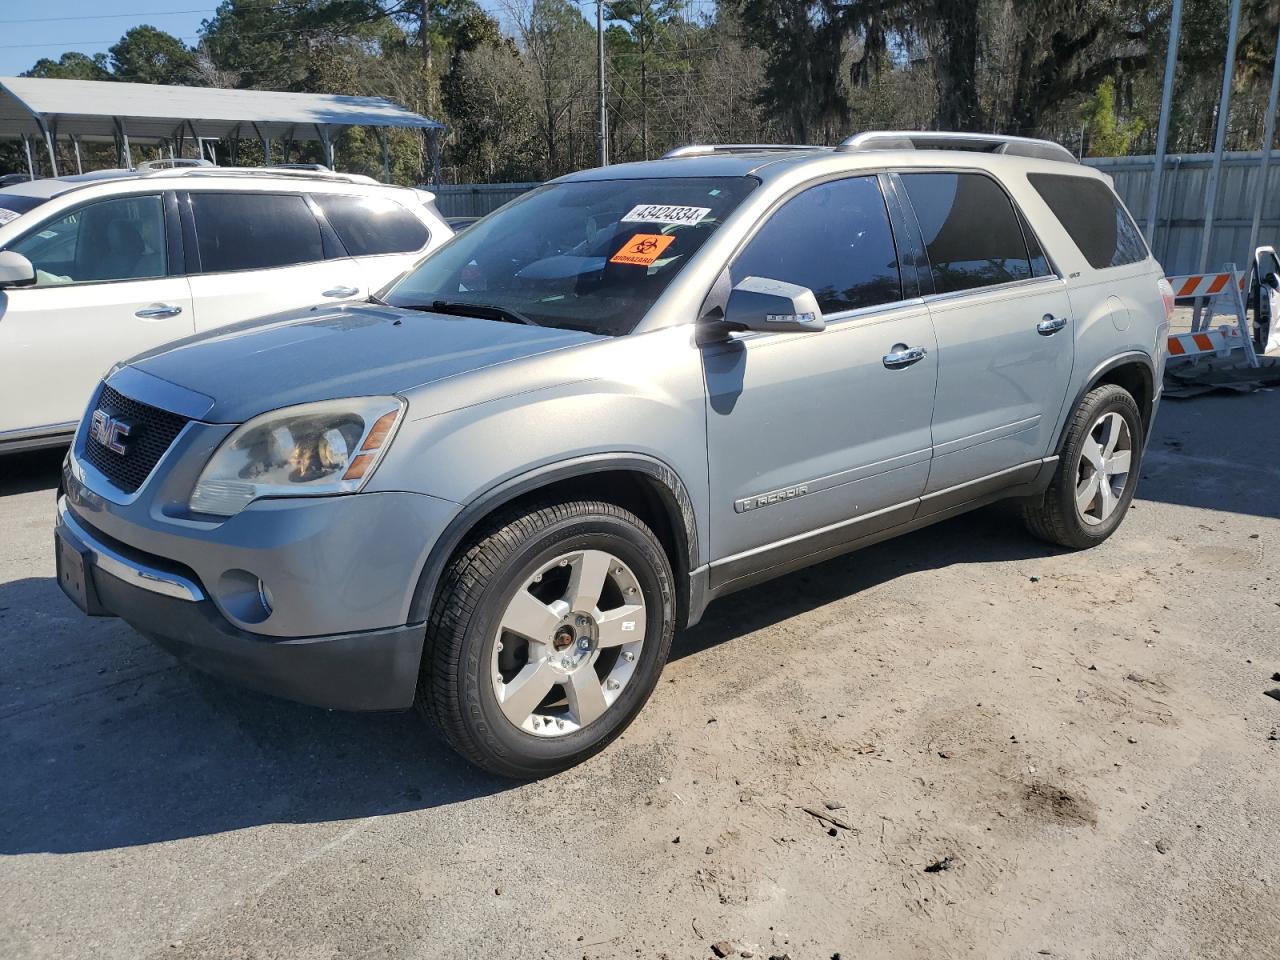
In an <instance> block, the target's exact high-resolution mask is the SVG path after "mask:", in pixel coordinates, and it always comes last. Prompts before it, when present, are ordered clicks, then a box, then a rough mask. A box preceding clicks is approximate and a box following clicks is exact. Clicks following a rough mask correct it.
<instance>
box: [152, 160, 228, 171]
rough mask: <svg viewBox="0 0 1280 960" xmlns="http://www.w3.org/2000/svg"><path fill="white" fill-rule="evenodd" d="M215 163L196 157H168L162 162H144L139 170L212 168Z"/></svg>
mask: <svg viewBox="0 0 1280 960" xmlns="http://www.w3.org/2000/svg"><path fill="white" fill-rule="evenodd" d="M212 166H213V163H212V162H211V161H209V160H203V159H197V158H196V157H167V158H164V159H161V160H144V161H143V162H142V163H140V164H138V166H137V168H136V169H138V170H142V171H151V170H180V169H188V168H193V167H212Z"/></svg>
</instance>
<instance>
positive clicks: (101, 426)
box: [89, 410, 131, 455]
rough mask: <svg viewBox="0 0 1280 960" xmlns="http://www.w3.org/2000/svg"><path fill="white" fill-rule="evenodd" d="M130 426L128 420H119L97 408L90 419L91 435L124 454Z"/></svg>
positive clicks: (110, 448)
mask: <svg viewBox="0 0 1280 960" xmlns="http://www.w3.org/2000/svg"><path fill="white" fill-rule="evenodd" d="M130 426H131V425H130V423H129V421H127V420H117V419H116V418H115V417H113V416H111V415H110V414H108V413H107V412H106V411H104V410H95V411H93V417H92V418H91V419H90V420H89V437H90V439H93V440H97V441H98V442H99V443H100V444H102V445H103V446H104V447H106V448H107V449H108V450H111V451H113V452H114V453H119V454H121V455H123V454H124V452H125V446H124V442H125V440H126V439H128V437H129V429H130Z"/></svg>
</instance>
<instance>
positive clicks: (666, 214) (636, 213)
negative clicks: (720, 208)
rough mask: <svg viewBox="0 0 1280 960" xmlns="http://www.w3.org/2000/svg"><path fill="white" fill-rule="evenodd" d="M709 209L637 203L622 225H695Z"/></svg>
mask: <svg viewBox="0 0 1280 960" xmlns="http://www.w3.org/2000/svg"><path fill="white" fill-rule="evenodd" d="M710 212H711V208H710V207H674V206H668V205H666V204H662V203H638V204H636V205H635V206H634V207H632V208H631V212H630V213H628V214H627V215H626V216H625V217H623V218H622V221H621V222H622V223H697V222H698V221H699V220H701V219H702V218H703V217H705V216H706V215H707V214H708V213H710Z"/></svg>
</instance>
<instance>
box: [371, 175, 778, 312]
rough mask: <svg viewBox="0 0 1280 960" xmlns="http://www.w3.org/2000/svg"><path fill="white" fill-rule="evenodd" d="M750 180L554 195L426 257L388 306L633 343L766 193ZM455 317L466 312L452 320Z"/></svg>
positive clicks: (576, 187)
mask: <svg viewBox="0 0 1280 960" xmlns="http://www.w3.org/2000/svg"><path fill="white" fill-rule="evenodd" d="M756 184H757V181H756V180H754V179H751V178H749V177H680V178H678V177H664V178H661V179H653V180H592V181H576V182H570V183H556V184H549V185H547V186H545V187H542V188H540V189H538V190H534V191H532V192H531V193H528V194H525V195H524V196H523V197H521V198H519V199H518V200H515V201H513V202H512V203H510V204H508V205H507V206H505V207H503V208H502V209H501V210H499V211H497V212H495V213H493V214H492V215H490V216H488V217H486V218H485V219H484V220H481V221H480V222H479V223H477V224H476V225H475V226H473V227H471V228H470V229H468V230H467V231H466V232H465V233H460V234H458V236H457V237H455V238H454V239H453V240H451V241H450V242H449V243H448V244H446V245H445V246H443V247H441V248H440V249H439V250H438V251H436V252H435V253H433V254H432V255H431V256H429V257H427V259H426V260H424V261H422V263H420V264H418V266H417V267H416V268H414V269H413V270H412V271H410V272H409V273H408V274H406V275H405V276H404V278H402V279H401V280H400V282H399V283H397V284H396V285H395V286H393V287H392V288H391V290H390V291H389V292H388V293H387V294H385V296H384V298H383V299H385V300H386V301H387V302H388V303H390V304H392V305H393V306H398V307H419V308H425V309H430V308H431V305H432V304H433V303H434V302H436V301H447V302H448V303H450V304H453V305H455V306H456V307H457V310H461V309H465V307H463V306H461V305H467V304H476V305H484V306H487V307H496V308H500V309H501V310H505V311H511V312H513V313H517V314H519V315H521V316H522V317H525V318H527V319H528V320H529V321H530V322H532V323H536V324H539V325H542V326H548V327H565V328H569V329H573V330H586V331H588V332H590V333H601V334H608V335H611V336H619V335H621V334H625V333H629V332H630V331H631V330H632V328H633V327H635V325H636V324H637V323H639V322H640V318H641V317H643V316H644V315H645V313H646V312H647V311H648V309H649V308H650V307H651V306H653V302H654V301H655V300H656V299H657V298H658V296H659V295H660V294H661V293H662V291H663V290H665V289H666V287H667V284H669V283H670V282H671V279H672V278H673V277H674V276H675V275H676V274H677V273H679V272H680V271H681V270H682V269H683V268H684V265H685V264H686V263H688V262H689V259H690V258H691V257H692V256H693V254H694V253H696V252H697V250H698V248H699V247H701V246H702V245H703V244H704V243H705V242H706V240H707V238H708V237H709V236H711V234H712V233H714V232H715V230H716V228H717V227H719V226H720V224H721V223H723V222H724V219H725V217H727V216H728V215H729V214H730V213H731V212H732V211H733V209H734V208H735V207H737V206H738V204H739V203H741V202H742V199H743V198H744V197H745V196H746V195H747V194H748V193H750V192H751V190H752V189H753V188H754V187H755V186H756ZM450 312H456V311H455V310H450Z"/></svg>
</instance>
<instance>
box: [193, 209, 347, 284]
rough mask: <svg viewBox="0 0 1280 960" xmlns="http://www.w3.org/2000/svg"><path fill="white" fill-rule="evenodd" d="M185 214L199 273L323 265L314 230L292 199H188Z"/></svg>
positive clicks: (313, 220) (311, 219) (311, 220)
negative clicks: (192, 228)
mask: <svg viewBox="0 0 1280 960" xmlns="http://www.w3.org/2000/svg"><path fill="white" fill-rule="evenodd" d="M191 209H192V213H194V215H195V221H196V239H197V241H198V242H199V244H200V266H201V268H202V270H203V271H204V272H205V273H221V272H223V271H226V270H264V269H266V268H268V267H284V266H288V265H289V264H293V263H311V262H313V261H316V260H323V259H324V243H323V241H322V240H321V237H320V225H319V224H318V223H316V218H315V216H314V215H313V214H312V213H311V208H310V207H308V206H307V202H306V200H304V199H303V198H302V197H301V196H298V195H297V194H274V193H193V194H191Z"/></svg>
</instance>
